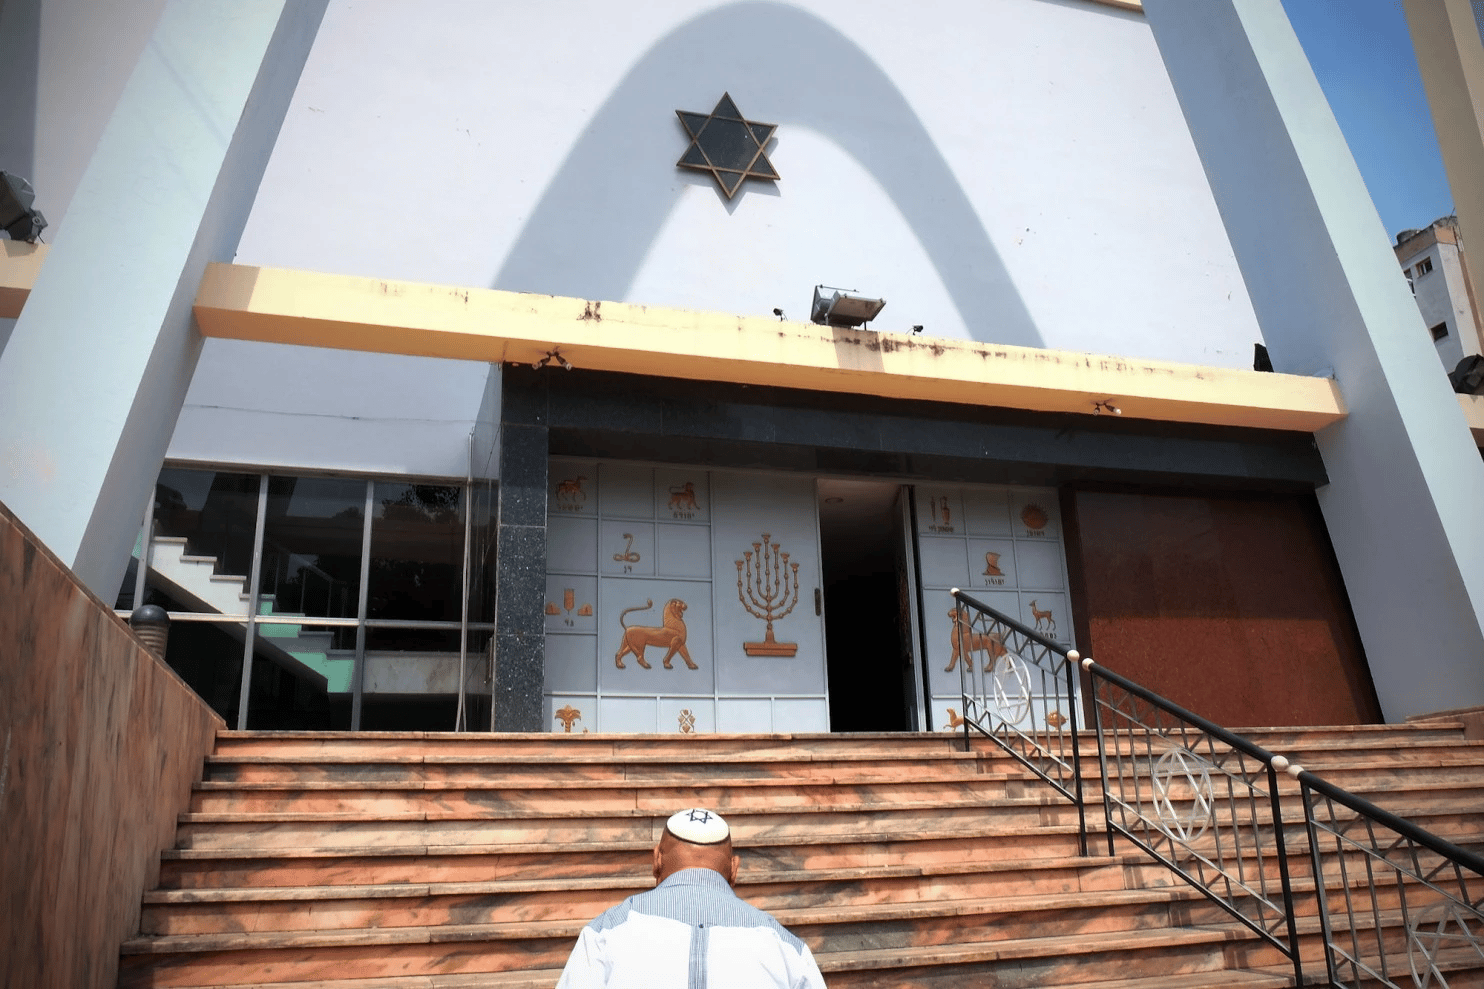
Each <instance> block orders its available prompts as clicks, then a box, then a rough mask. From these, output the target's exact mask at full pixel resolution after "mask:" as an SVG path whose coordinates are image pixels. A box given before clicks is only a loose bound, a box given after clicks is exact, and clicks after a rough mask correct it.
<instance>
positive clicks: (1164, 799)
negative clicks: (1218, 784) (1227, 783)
mask: <svg viewBox="0 0 1484 989" xmlns="http://www.w3.org/2000/svg"><path fill="white" fill-rule="evenodd" d="M1150 784H1151V786H1152V788H1153V790H1154V813H1155V814H1156V815H1157V816H1158V818H1159V825H1160V827H1162V828H1163V829H1164V830H1165V833H1166V834H1168V835H1169V836H1170V837H1171V838H1174V839H1175V840H1177V841H1182V842H1186V843H1189V842H1192V841H1194V840H1195V839H1197V838H1199V837H1200V836H1201V835H1203V834H1205V833H1206V829H1207V828H1209V827H1210V826H1211V824H1212V822H1213V821H1214V819H1215V808H1214V804H1215V795H1214V792H1213V791H1212V789H1211V771H1210V769H1209V767H1208V765H1207V763H1206V761H1205V760H1204V759H1202V758H1201V757H1200V756H1198V755H1196V754H1195V753H1194V752H1192V751H1190V750H1189V749H1182V748H1175V749H1170V750H1169V751H1168V752H1166V753H1165V754H1164V755H1162V756H1160V757H1159V759H1158V760H1156V761H1155V763H1154V767H1153V769H1152V771H1151V773H1150Z"/></svg>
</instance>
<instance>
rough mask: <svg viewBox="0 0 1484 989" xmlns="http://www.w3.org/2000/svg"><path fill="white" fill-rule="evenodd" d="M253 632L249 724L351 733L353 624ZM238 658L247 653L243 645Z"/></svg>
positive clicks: (277, 627)
mask: <svg viewBox="0 0 1484 989" xmlns="http://www.w3.org/2000/svg"><path fill="white" fill-rule="evenodd" d="M363 490H364V486H363ZM254 628H255V630H256V635H255V636H254V639H255V641H254V648H253V660H252V686H251V690H250V692H249V694H248V712H247V726H248V727H249V728H251V729H254V730H264V729H269V730H274V729H276V730H281V731H325V730H344V729H348V728H349V727H350V709H351V694H350V691H351V673H352V671H353V669H354V667H355V655H356V630H355V628H354V626H333V625H310V624H304V625H301V624H298V623H297V622H296V623H292V624H282V625H281V624H278V623H273V624H267V625H255V626H254ZM239 638H240V633H239ZM237 655H238V656H239V657H240V656H241V655H242V647H241V645H240V643H239V645H238V646H237ZM238 669H239V671H240V669H241V666H240V664H239V666H238ZM234 717H235V712H234Z"/></svg>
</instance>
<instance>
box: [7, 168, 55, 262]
mask: <svg viewBox="0 0 1484 989" xmlns="http://www.w3.org/2000/svg"><path fill="white" fill-rule="evenodd" d="M35 201H36V192H35V190H33V189H32V188H31V183H29V182H27V181H26V180H25V179H23V178H21V177H20V176H19V175H12V174H11V173H9V172H3V171H0V228H4V230H5V232H6V233H8V234H10V239H11V240H24V241H29V242H31V243H33V244H34V243H36V238H37V237H39V236H41V231H42V230H44V229H46V217H44V216H42V215H41V210H39V209H32V208H31V204H32V203H34V202H35Z"/></svg>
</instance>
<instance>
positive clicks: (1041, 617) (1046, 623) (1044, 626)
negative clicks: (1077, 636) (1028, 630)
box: [1031, 601, 1056, 633]
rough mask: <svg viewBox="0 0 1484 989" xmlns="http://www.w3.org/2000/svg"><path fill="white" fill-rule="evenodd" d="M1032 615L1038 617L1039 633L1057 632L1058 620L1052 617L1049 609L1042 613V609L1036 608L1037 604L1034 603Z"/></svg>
mask: <svg viewBox="0 0 1484 989" xmlns="http://www.w3.org/2000/svg"><path fill="white" fill-rule="evenodd" d="M1031 614H1032V615H1035V616H1036V631H1037V632H1052V633H1055V632H1056V619H1055V618H1053V617H1052V615H1051V611H1050V610H1049V609H1048V610H1046V611H1042V610H1041V609H1040V608H1037V607H1036V602H1034V601H1032V602H1031Z"/></svg>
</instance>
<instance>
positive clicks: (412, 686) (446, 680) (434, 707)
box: [361, 628, 491, 731]
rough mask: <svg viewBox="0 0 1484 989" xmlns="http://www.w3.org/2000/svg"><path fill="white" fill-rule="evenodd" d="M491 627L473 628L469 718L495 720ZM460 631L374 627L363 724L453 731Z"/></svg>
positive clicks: (369, 635)
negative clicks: (487, 629)
mask: <svg viewBox="0 0 1484 989" xmlns="http://www.w3.org/2000/svg"><path fill="white" fill-rule="evenodd" d="M490 637H491V636H490V633H489V632H470V633H469V645H468V656H467V660H466V662H465V679H464V683H465V691H466V695H465V696H466V701H465V703H466V711H467V720H466V723H467V724H468V725H469V727H470V728H472V729H475V730H478V729H482V728H487V727H488V725H489V693H490V687H489V641H490ZM458 675H459V630H458V629H456V628H441V629H427V628H421V629H408V628H368V629H367V630H366V672H365V694H364V696H363V698H362V706H361V727H362V728H363V729H365V730H368V731H377V730H419V731H452V730H453V728H454V716H455V713H456V711H457V705H458V683H459V676H458Z"/></svg>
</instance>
